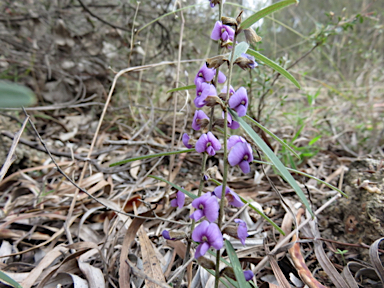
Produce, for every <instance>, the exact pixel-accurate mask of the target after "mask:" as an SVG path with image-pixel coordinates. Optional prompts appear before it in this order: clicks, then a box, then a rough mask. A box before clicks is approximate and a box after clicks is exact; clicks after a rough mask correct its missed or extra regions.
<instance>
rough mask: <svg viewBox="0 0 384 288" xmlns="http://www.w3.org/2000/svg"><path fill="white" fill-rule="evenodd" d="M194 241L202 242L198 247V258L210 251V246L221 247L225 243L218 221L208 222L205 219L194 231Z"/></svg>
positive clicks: (196, 254)
mask: <svg viewBox="0 0 384 288" xmlns="http://www.w3.org/2000/svg"><path fill="white" fill-rule="evenodd" d="M192 239H193V241H196V242H200V245H199V246H197V248H196V253H195V258H196V259H198V258H199V257H201V256H204V254H205V253H206V252H207V251H208V249H209V248H210V247H213V248H215V249H217V250H218V249H221V248H222V247H223V245H224V241H223V235H222V234H221V232H220V229H219V226H217V224H216V223H208V221H206V220H204V221H203V222H201V223H200V225H199V226H197V227H196V228H195V230H193V232H192Z"/></svg>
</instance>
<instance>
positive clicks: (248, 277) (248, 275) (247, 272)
mask: <svg viewBox="0 0 384 288" xmlns="http://www.w3.org/2000/svg"><path fill="white" fill-rule="evenodd" d="M244 278H245V280H246V281H249V280H251V279H252V278H253V272H252V270H245V271H244Z"/></svg>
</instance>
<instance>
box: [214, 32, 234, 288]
mask: <svg viewBox="0 0 384 288" xmlns="http://www.w3.org/2000/svg"><path fill="white" fill-rule="evenodd" d="M236 38H237V34H236V33H235V37H234V39H233V45H232V53H231V60H230V62H229V71H228V82H227V97H226V100H225V102H224V173H223V184H222V185H223V189H222V190H221V200H220V210H219V220H218V225H219V228H220V230H221V226H222V225H223V215H224V202H225V201H224V199H225V188H226V187H227V175H228V150H227V136H228V124H227V123H228V100H229V92H230V91H229V88H230V86H231V78H232V69H233V61H234V59H233V58H234V56H235V47H236ZM219 266H220V250H217V252H216V273H215V288H218V287H219V279H220V276H219V272H220V267H219Z"/></svg>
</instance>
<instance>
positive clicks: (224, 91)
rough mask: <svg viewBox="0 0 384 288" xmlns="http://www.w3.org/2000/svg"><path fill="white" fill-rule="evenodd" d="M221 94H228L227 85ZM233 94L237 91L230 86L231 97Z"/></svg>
mask: <svg viewBox="0 0 384 288" xmlns="http://www.w3.org/2000/svg"><path fill="white" fill-rule="evenodd" d="M220 92H221V93H227V85H225V86H224V87H223V89H221V91H220ZM233 94H235V89H233V87H232V85H230V86H229V96H232V95H233Z"/></svg>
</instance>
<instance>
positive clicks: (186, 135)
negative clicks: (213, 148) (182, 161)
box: [183, 133, 192, 149]
mask: <svg viewBox="0 0 384 288" xmlns="http://www.w3.org/2000/svg"><path fill="white" fill-rule="evenodd" d="M189 139H190V138H189V136H188V134H187V133H184V134H183V144H184V146H185V147H187V148H188V149H191V148H192V145H191V144H188V141H189Z"/></svg>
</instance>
